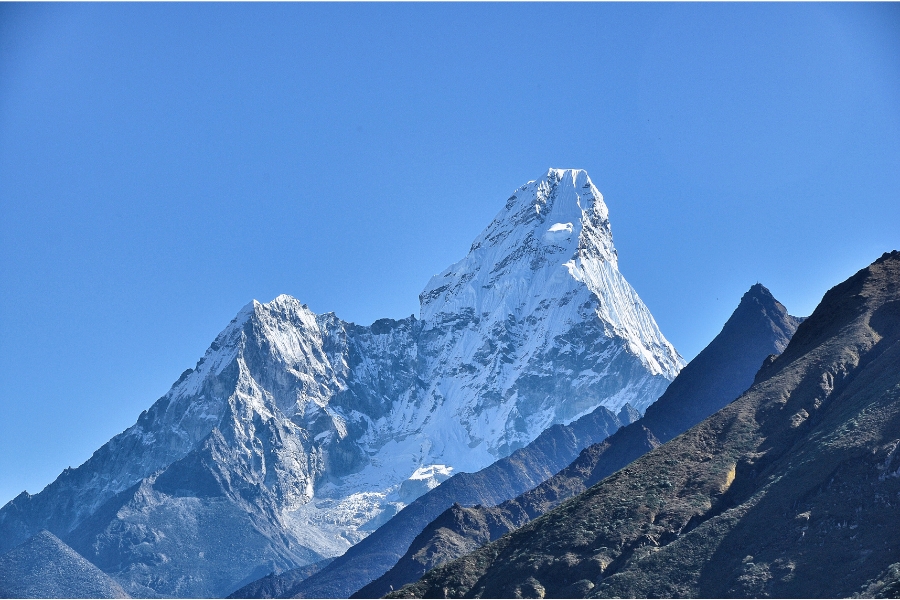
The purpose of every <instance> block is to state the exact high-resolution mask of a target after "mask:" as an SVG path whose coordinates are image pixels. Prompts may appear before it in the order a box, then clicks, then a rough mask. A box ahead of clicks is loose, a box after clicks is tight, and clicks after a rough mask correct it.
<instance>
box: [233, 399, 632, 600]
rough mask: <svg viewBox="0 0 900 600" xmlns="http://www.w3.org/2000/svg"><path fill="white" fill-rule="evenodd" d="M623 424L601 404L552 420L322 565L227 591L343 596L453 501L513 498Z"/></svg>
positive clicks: (625, 413)
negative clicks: (563, 420) (521, 444)
mask: <svg viewBox="0 0 900 600" xmlns="http://www.w3.org/2000/svg"><path fill="white" fill-rule="evenodd" d="M629 408H630V406H629V405H626V407H625V408H623V410H622V411H620V417H621V418H622V419H626V421H625V423H629V422H630V420H631V418H632V416H633V413H632V412H630V411H629V410H628V409H629ZM632 410H633V409H632ZM622 424H623V423H622V421H621V420H620V418H619V417H617V416H616V415H614V414H613V413H612V412H610V411H609V410H607V409H606V408H604V407H602V406H601V407H599V408H597V409H596V410H595V411H594V412H592V413H591V414H588V415H585V416H584V417H582V418H580V419H578V420H577V421H575V422H574V423H570V424H569V425H554V426H553V427H551V428H549V429H547V430H546V431H544V432H543V433H542V434H541V435H540V436H538V438H537V439H536V440H535V441H533V442H532V443H531V444H529V445H528V446H526V447H525V448H520V449H519V450H516V451H515V452H513V453H512V454H511V455H510V456H508V457H506V458H503V459H501V460H499V461H497V462H495V463H493V464H492V465H490V466H488V467H486V468H484V469H482V470H481V471H478V472H476V473H459V474H457V475H455V476H453V477H451V478H450V479H448V480H447V481H444V482H443V483H442V484H441V485H439V486H438V487H436V488H434V489H433V490H431V491H429V492H428V493H426V494H424V495H423V496H420V497H419V498H418V499H416V500H415V501H414V502H412V503H411V504H410V505H409V506H407V507H405V508H404V509H403V510H401V511H400V512H399V513H397V514H396V515H395V516H394V517H393V518H391V519H390V520H389V521H388V522H387V523H385V524H383V525H381V527H379V528H378V529H377V530H376V531H375V532H373V533H372V534H371V535H369V537H367V538H365V539H364V540H363V541H361V542H360V543H358V544H356V545H355V546H353V547H352V548H350V550H348V551H347V552H346V553H345V554H344V555H343V556H340V557H338V558H336V559H335V560H334V562H332V563H331V564H330V565H328V566H327V567H326V568H324V569H322V571H320V572H318V573H315V574H314V575H312V576H310V577H305V576H304V577H302V578H300V579H298V578H297V576H298V574H301V573H300V571H299V570H292V571H288V572H286V573H282V574H281V575H278V576H271V577H267V578H265V581H262V580H261V581H260V582H259V583H258V585H256V584H254V585H250V586H246V587H244V588H241V589H240V590H238V591H237V592H235V593H234V594H232V597H235V598H262V597H292V596H300V597H308V598H346V597H347V596H349V595H350V594H351V593H353V592H354V591H355V590H357V589H359V588H360V587H361V586H363V585H365V584H366V583H368V582H370V581H372V579H374V578H375V577H378V576H379V575H381V574H382V573H384V572H385V571H387V570H388V569H389V568H391V567H392V566H393V565H394V563H396V562H397V559H399V558H400V557H401V556H402V555H403V552H404V551H405V550H406V548H408V547H409V544H410V542H411V541H412V540H413V538H415V537H416V535H417V534H418V533H419V532H420V531H422V528H423V527H425V525H427V524H428V523H429V522H430V521H431V520H432V519H434V518H435V517H436V516H437V515H439V514H440V513H441V512H442V511H444V510H445V509H446V508H447V507H449V506H451V505H452V504H453V503H454V502H465V503H469V504H497V503H499V502H502V501H504V500H507V499H509V498H512V497H514V496H515V495H517V494H520V493H522V491H524V490H527V489H530V488H533V487H534V486H536V485H537V484H539V483H540V482H542V481H544V480H545V479H547V478H548V477H550V476H551V475H552V474H553V473H555V472H557V471H558V470H559V469H561V468H562V467H564V466H565V465H567V464H568V463H569V462H571V461H572V459H573V458H575V457H576V456H577V455H578V452H579V451H580V450H581V449H583V448H585V447H587V446H589V445H591V444H594V443H596V442H598V441H600V440H602V439H604V438H606V437H607V436H608V435H610V434H611V433H613V432H614V431H616V430H617V429H618V428H619V427H620V426H621V425H622ZM292 581H294V582H296V583H294V584H292V583H291V582H292Z"/></svg>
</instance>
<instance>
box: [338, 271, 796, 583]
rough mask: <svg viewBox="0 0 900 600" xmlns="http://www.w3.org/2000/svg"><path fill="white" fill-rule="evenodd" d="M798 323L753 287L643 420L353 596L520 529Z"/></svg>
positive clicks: (473, 514) (740, 383) (733, 380)
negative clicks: (711, 339) (716, 333)
mask: <svg viewBox="0 0 900 600" xmlns="http://www.w3.org/2000/svg"><path fill="white" fill-rule="evenodd" d="M799 323H800V319H798V318H796V317H792V316H790V315H789V314H788V313H787V310H785V308H784V306H782V305H781V303H779V302H778V301H777V300H775V298H774V297H772V294H771V293H770V292H769V290H767V289H766V288H765V287H763V286H762V285H760V284H756V285H754V286H753V287H751V288H750V289H749V290H748V291H747V293H746V294H744V296H743V297H742V298H741V301H740V304H739V305H738V307H737V308H736V309H735V311H734V313H733V314H732V315H731V317H730V318H729V319H728V321H727V322H726V323H725V326H724V327H723V328H722V331H721V332H720V333H719V335H717V336H716V337H715V339H713V341H712V342H710V343H709V345H708V346H707V347H706V348H704V349H703V351H702V352H700V354H698V355H697V356H696V357H695V358H694V360H692V361H691V362H690V363H689V364H688V365H687V366H686V367H685V368H684V369H682V370H681V372H680V373H679V374H678V377H676V378H675V381H673V382H672V383H671V385H669V387H668V388H667V389H666V392H665V393H664V394H663V395H662V397H660V399H659V400H657V401H656V402H655V403H654V404H652V405H650V407H649V408H647V412H646V414H645V415H644V416H643V418H638V419H636V420H635V421H634V423H631V424H628V423H626V425H628V426H627V427H623V428H622V429H620V430H619V431H617V432H616V433H615V434H613V435H612V436H610V437H609V438H607V439H606V440H604V441H601V442H598V443H597V445H596V446H593V447H591V448H588V449H587V450H585V451H584V452H582V453H581V456H579V457H578V459H577V460H576V461H575V462H574V463H572V465H570V466H569V467H568V468H566V469H564V470H562V471H561V472H560V473H558V474H557V475H555V476H554V477H552V478H550V479H548V480H547V481H546V482H544V483H543V484H541V485H539V486H537V487H536V488H535V489H532V490H529V491H527V492H525V493H524V494H522V495H520V496H518V497H517V498H515V499H511V500H509V501H506V502H503V503H502V504H500V505H499V506H493V507H491V506H478V507H468V508H466V507H463V506H459V505H455V506H453V507H451V508H449V509H448V510H447V511H446V512H445V513H444V514H442V515H441V516H440V517H438V518H437V519H435V520H434V521H433V522H432V523H430V524H429V525H428V526H427V527H426V528H425V529H424V530H423V532H422V533H421V534H420V535H419V536H417V537H416V539H415V540H414V541H413V543H412V544H411V545H410V547H409V549H408V550H407V551H406V553H405V554H404V556H403V557H402V558H401V559H400V560H399V561H398V562H397V564H396V565H395V566H394V567H392V568H391V570H390V571H388V572H387V573H385V574H384V575H382V576H381V577H379V578H378V579H377V580H375V581H373V582H372V583H370V584H368V585H366V586H365V587H363V588H362V589H360V590H359V591H358V592H357V593H355V594H354V596H353V597H359V598H380V597H381V596H384V595H385V594H388V593H390V592H391V591H393V590H397V589H400V588H401V587H402V586H403V585H406V584H408V583H412V582H414V581H416V580H418V579H419V578H420V577H422V576H423V575H424V574H425V573H426V571H428V570H430V569H433V568H434V567H436V566H439V565H442V564H444V563H447V562H449V561H451V560H453V559H455V558H458V557H460V556H463V555H465V554H468V553H469V552H472V551H473V550H475V549H476V548H478V547H480V546H482V545H484V544H485V543H487V542H490V541H493V540H495V539H498V538H499V537H500V536H501V535H503V534H505V533H507V532H509V531H511V530H513V529H516V528H518V527H521V526H522V525H524V524H525V523H527V522H529V521H530V520H532V519H534V518H536V517H538V516H540V515H542V514H543V513H545V512H547V511H548V510H550V509H552V508H554V507H555V506H557V505H558V504H559V503H561V502H562V501H564V500H566V499H567V498H570V497H572V496H574V495H576V494H579V493H581V492H583V491H584V490H586V489H587V488H588V487H590V486H591V485H593V484H594V483H596V482H597V481H599V480H600V479H602V478H604V477H606V476H607V475H610V474H611V473H613V472H614V471H616V470H618V469H620V468H622V467H624V466H625V465H627V464H628V463H629V462H631V461H632V460H634V459H636V458H638V457H640V456H641V455H643V454H644V453H646V452H648V451H650V450H652V449H653V448H655V447H657V446H659V444H661V443H662V442H666V441H668V440H670V439H671V438H673V437H675V435H677V434H679V433H681V432H683V431H684V430H686V429H688V428H689V427H691V426H692V425H695V424H697V423H699V422H700V421H702V420H703V419H705V418H706V417H708V416H709V415H711V414H712V413H714V412H715V411H717V410H719V409H720V408H722V407H723V406H725V405H726V404H728V403H729V402H730V401H731V400H733V399H734V398H736V397H737V396H738V395H739V394H740V393H741V392H743V391H744V390H746V389H747V388H748V387H750V385H752V383H753V380H754V376H755V374H756V373H757V371H758V369H759V366H760V365H761V364H763V363H764V361H765V360H766V358H767V357H769V356H772V355H777V354H780V353H781V352H782V351H783V350H784V349H785V347H786V346H787V344H788V341H789V340H790V338H791V336H792V335H793V334H794V332H795V331H796V329H797V325H798V324H799ZM628 408H630V407H628V406H626V408H625V409H623V412H625V411H626V409H628ZM620 414H621V413H620ZM638 416H639V415H638Z"/></svg>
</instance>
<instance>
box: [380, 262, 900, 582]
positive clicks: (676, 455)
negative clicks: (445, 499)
mask: <svg viewBox="0 0 900 600" xmlns="http://www.w3.org/2000/svg"><path fill="white" fill-rule="evenodd" d="M898 364H900V252H897V251H895V252H892V253H887V254H885V255H884V256H882V257H881V258H880V259H878V260H877V261H875V262H874V263H873V264H872V265H870V266H869V267H867V268H865V269H862V270H861V271H859V272H858V273H856V274H855V275H854V276H852V277H851V278H850V279H848V280H847V281H845V282H844V283H841V284H839V285H837V286H835V287H834V288H832V289H831V290H829V291H828V292H827V293H826V294H825V296H824V298H823V299H822V301H821V303H820V304H819V305H818V306H817V307H816V309H815V311H814V312H813V314H812V315H811V316H810V317H809V318H808V319H807V320H806V321H804V322H803V323H802V324H801V325H800V326H799V328H798V329H797V332H796V333H795V334H794V336H793V338H792V339H791V341H790V343H789V344H788V346H787V348H786V349H785V351H784V352H783V353H782V354H781V355H780V356H778V357H777V358H775V359H774V360H768V361H766V363H765V364H764V366H763V368H762V369H761V370H760V372H759V373H758V375H757V377H756V378H755V383H754V385H753V386H752V387H751V388H750V389H748V390H747V391H746V392H745V393H743V394H742V395H741V396H740V397H739V398H738V399H736V400H735V401H734V402H732V403H730V404H729V405H727V406H726V407H725V408H723V409H721V410H720V411H718V412H716V413H715V414H714V415H712V416H710V417H709V418H707V419H705V420H704V421H703V422H701V423H700V424H698V425H696V426H694V427H692V428H691V429H689V430H688V431H687V432H685V433H683V434H681V435H679V436H677V437H676V438H674V439H672V440H671V441H669V442H668V443H666V444H664V445H662V446H659V447H657V448H655V449H653V450H651V451H650V452H648V453H647V454H645V455H644V456H642V457H641V458H639V459H637V460H636V461H634V462H633V463H631V464H629V465H628V466H627V467H625V468H623V469H621V470H619V471H618V472H616V473H614V474H612V475H611V476H609V477H607V478H606V479H604V480H602V481H601V482H599V483H597V484H596V485H594V486H593V487H591V488H590V489H588V490H587V491H585V492H584V493H582V494H580V495H578V496H576V497H574V498H572V499H570V500H568V501H566V502H564V503H563V504H561V505H560V506H559V507H557V508H556V509H554V510H552V511H550V512H549V513H547V514H545V515H543V516H541V517H539V518H538V519H536V520H534V521H532V522H531V523H528V524H527V525H525V526H524V527H522V528H521V529H518V530H517V531H514V532H512V533H510V534H508V535H506V536H503V537H502V538H500V539H499V540H497V541H495V542H492V543H490V544H488V545H486V546H483V547H482V548H480V549H478V550H476V551H475V552H473V553H471V554H468V555H466V556H464V557H462V558H460V559H457V560H456V561H453V562H451V563H448V564H446V565H443V566H441V567H437V568H436V569H434V570H432V571H430V572H429V573H427V574H426V575H425V577H423V578H422V579H421V580H420V581H419V582H417V583H415V584H412V585H410V586H407V587H404V588H403V589H402V590H399V591H398V592H395V593H393V594H392V595H391V597H495V598H501V597H526V598H541V597H570V598H578V597H781V598H791V597H806V598H815V597H846V596H851V595H853V594H855V593H869V592H871V593H883V592H885V591H889V590H891V589H896V573H897V569H896V564H897V562H898V560H897V559H898V553H900V548H898V545H897V540H898V539H900V529H898V523H900V468H898V462H897V459H896V456H897V452H896V450H897V448H898V446H900V370H898V369H897V365H898Z"/></svg>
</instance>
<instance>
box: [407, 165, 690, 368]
mask: <svg viewBox="0 0 900 600" xmlns="http://www.w3.org/2000/svg"><path fill="white" fill-rule="evenodd" d="M419 299H420V303H421V318H422V320H423V321H425V322H426V323H432V326H435V327H437V326H442V324H444V323H447V322H451V321H452V322H456V321H458V320H459V319H460V318H461V317H467V318H470V319H473V320H475V321H482V322H484V323H485V325H486V324H487V323H498V322H503V323H506V325H504V327H506V328H507V329H509V328H510V325H511V324H514V323H516V322H518V323H521V324H524V323H525V322H530V323H529V327H530V329H531V330H532V332H533V333H534V330H535V324H536V323H537V322H538V321H540V322H542V323H543V324H544V326H545V327H546V331H544V332H543V335H544V336H547V337H552V336H554V335H557V334H559V333H560V332H561V331H564V330H567V329H568V327H570V326H571V325H572V324H573V323H576V322H579V321H585V320H591V319H592V318H593V316H592V315H596V316H597V317H599V318H600V321H601V322H602V323H603V327H604V329H605V330H606V332H607V333H608V334H609V335H612V336H616V337H619V338H621V339H624V340H625V341H626V343H627V346H628V348H629V350H630V352H631V353H632V354H634V355H635V356H638V357H639V358H640V359H641V361H642V362H643V363H644V364H645V366H646V367H647V368H648V369H649V370H650V371H651V372H652V373H655V374H663V375H665V376H666V377H668V378H674V376H675V375H676V374H677V373H678V370H679V369H680V368H681V366H682V365H683V364H684V361H683V359H682V358H681V357H680V356H679V355H678V353H677V352H675V349H674V348H673V347H672V346H671V344H669V342H668V341H666V340H665V338H664V337H663V336H662V334H661V333H660V332H659V328H658V327H657V326H656V323H655V321H654V320H653V317H652V316H651V315H650V312H649V311H648V310H647V308H646V307H645V306H644V304H643V302H641V300H640V298H639V297H638V296H637V293H636V292H635V291H634V289H632V287H631V286H630V285H629V284H628V282H627V281H625V279H624V277H622V275H621V274H620V273H619V271H618V260H617V254H616V250H615V247H614V246H613V239H612V231H611V229H610V223H609V210H608V208H607V207H606V204H605V203H604V201H603V196H602V195H601V194H600V192H599V191H598V190H597V188H596V187H595V186H594V184H593V182H591V179H590V177H588V174H587V172H585V171H583V170H575V169H550V170H549V171H548V172H547V173H546V174H545V175H544V176H543V177H541V178H540V179H537V180H534V181H531V182H529V183H527V184H525V185H523V186H521V187H520V188H518V189H517V190H516V191H515V193H514V194H513V195H512V196H510V198H509V199H508V200H507V201H506V204H505V205H504V207H503V209H502V210H501V211H500V212H499V213H498V215H497V216H496V217H495V218H494V220H493V221H492V222H491V224H490V225H488V227H487V228H486V229H485V230H484V231H483V232H482V233H481V235H479V236H478V238H477V239H476V240H475V242H474V243H473V244H472V247H471V249H470V250H469V253H468V255H467V256H466V257H465V258H463V259H462V260H461V261H459V262H458V263H456V264H454V265H452V266H450V267H449V268H447V269H445V270H444V271H443V272H442V273H440V274H438V275H435V276H434V277H432V279H431V281H430V282H429V283H428V285H427V286H426V288H425V290H424V291H423V292H422V294H421V295H420V296H419ZM536 334H537V335H541V332H540V330H538V331H537V332H536Z"/></svg>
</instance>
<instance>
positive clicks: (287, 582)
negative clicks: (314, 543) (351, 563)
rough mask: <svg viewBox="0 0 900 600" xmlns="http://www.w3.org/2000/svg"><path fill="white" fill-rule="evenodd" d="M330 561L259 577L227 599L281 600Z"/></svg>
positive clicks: (328, 559) (329, 559) (326, 560)
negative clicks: (277, 599)
mask: <svg viewBox="0 0 900 600" xmlns="http://www.w3.org/2000/svg"><path fill="white" fill-rule="evenodd" d="M332 560H334V559H331V558H326V559H325V560H322V561H319V562H317V563H313V564H311V565H306V566H305V567H297V568H296V569H291V570H290V571H285V572H284V573H280V574H278V575H276V574H275V573H271V574H269V575H266V576H265V577H261V578H260V579H257V580H256V581H253V582H251V583H248V584H247V585H245V586H244V587H242V588H241V589H239V590H237V591H236V592H234V593H232V594H231V595H230V596H228V597H229V598H281V597H283V596H284V595H285V594H286V593H287V592H288V591H289V590H291V589H292V588H294V587H296V586H297V585H298V584H299V583H300V582H301V581H303V580H304V579H308V578H309V577H311V576H312V575H315V574H316V573H318V572H319V571H321V570H322V569H323V568H325V567H326V566H327V565H328V564H329V563H330V562H331V561H332Z"/></svg>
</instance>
